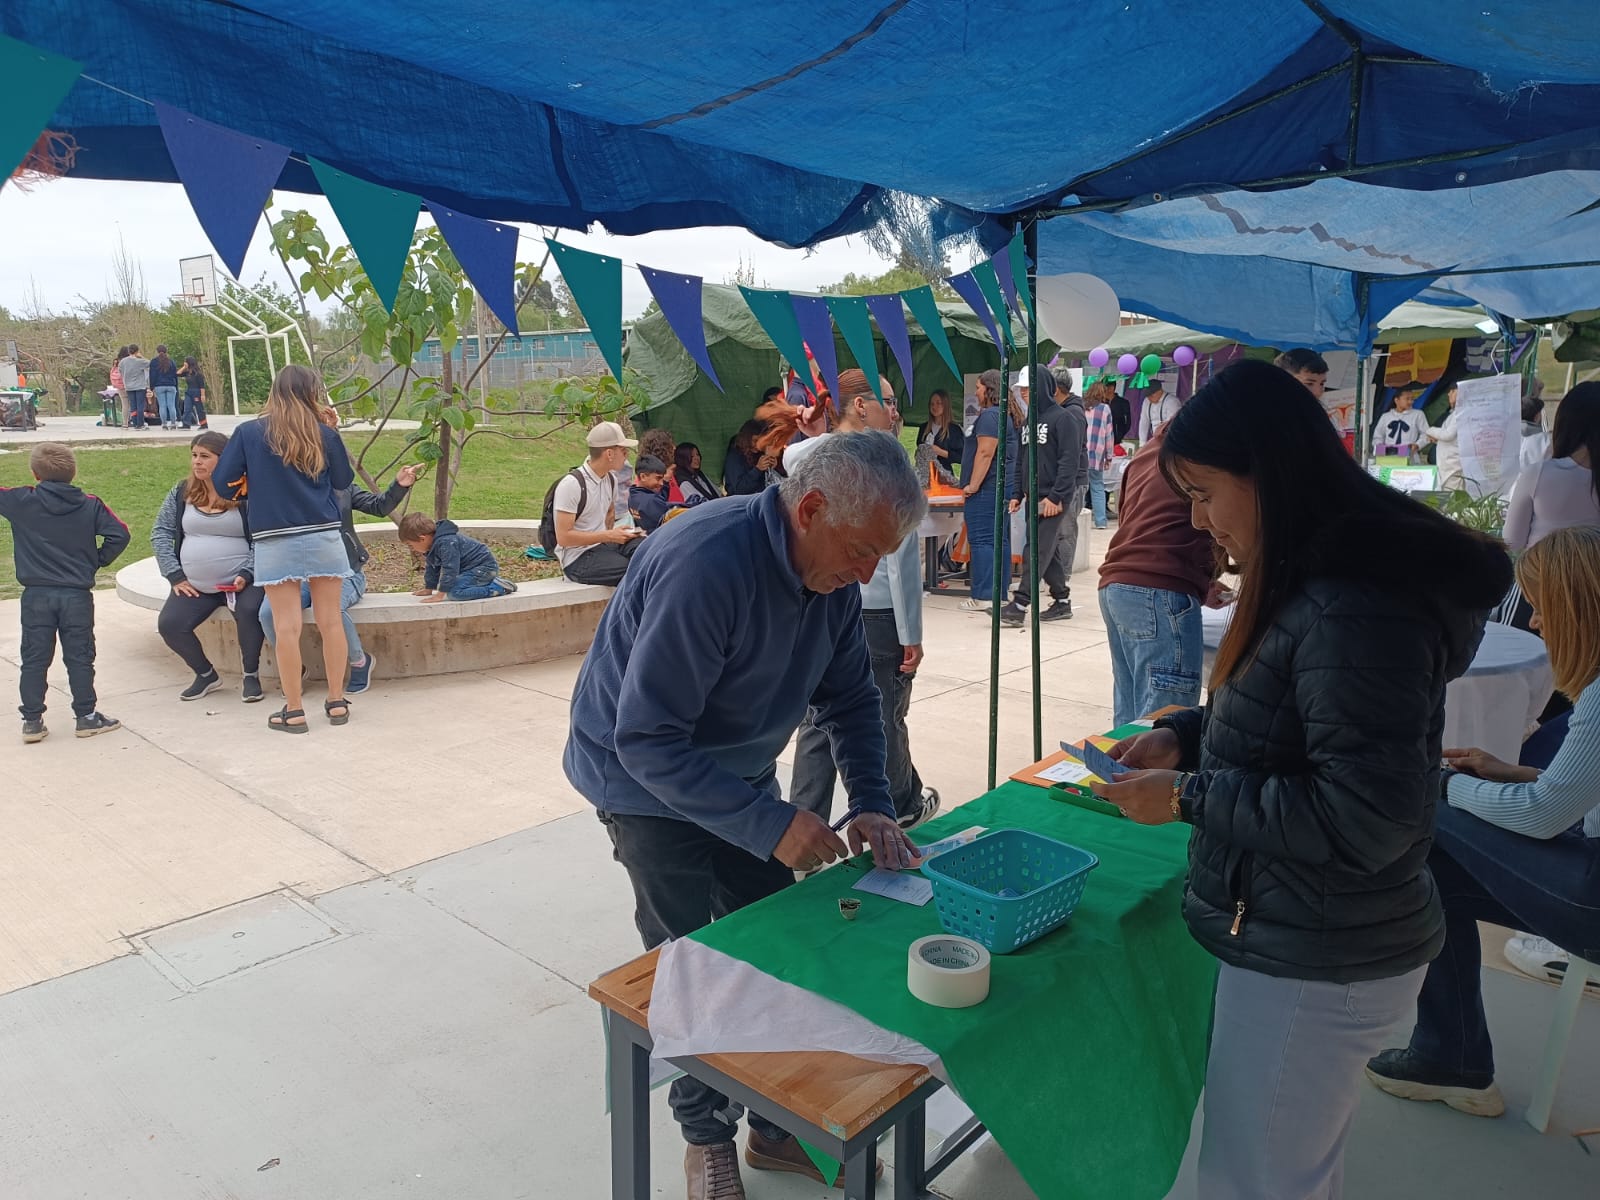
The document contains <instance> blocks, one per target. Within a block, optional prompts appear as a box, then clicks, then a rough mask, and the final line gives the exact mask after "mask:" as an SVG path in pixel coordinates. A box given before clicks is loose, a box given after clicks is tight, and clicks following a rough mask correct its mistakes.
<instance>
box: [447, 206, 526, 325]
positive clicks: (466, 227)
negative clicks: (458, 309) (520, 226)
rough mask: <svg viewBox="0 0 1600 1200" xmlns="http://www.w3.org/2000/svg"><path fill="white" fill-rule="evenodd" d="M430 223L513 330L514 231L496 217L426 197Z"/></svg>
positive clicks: (490, 306) (514, 314)
mask: <svg viewBox="0 0 1600 1200" xmlns="http://www.w3.org/2000/svg"><path fill="white" fill-rule="evenodd" d="M425 203H426V204H427V206H428V211H429V212H430V213H432V214H433V223H434V224H435V225H437V226H438V227H439V232H440V233H442V234H444V240H445V241H446V242H447V243H449V246H450V252H451V253H452V254H454V255H455V256H456V261H457V262H458V263H460V264H461V269H462V270H463V271H465V272H466V275H467V278H468V279H470V280H471V281H472V286H473V287H475V288H477V289H478V295H480V296H482V297H483V302H484V303H485V304H487V305H488V306H489V311H490V312H492V313H494V315H495V316H497V317H499V318H500V323H501V324H502V325H504V326H505V327H506V328H507V329H509V330H510V331H511V332H512V333H513V334H516V333H518V332H519V331H518V329H517V231H516V229H515V228H514V227H513V226H510V225H502V224H500V223H499V222H498V221H485V220H482V219H481V218H479V217H469V216H466V215H465V214H463V213H458V212H456V211H455V209H453V208H446V207H445V206H444V205H442V204H435V203H434V202H433V201H432V200H428V201H425Z"/></svg>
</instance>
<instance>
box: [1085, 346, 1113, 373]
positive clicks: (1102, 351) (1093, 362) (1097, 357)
mask: <svg viewBox="0 0 1600 1200" xmlns="http://www.w3.org/2000/svg"><path fill="white" fill-rule="evenodd" d="M1110 361H1111V351H1109V350H1107V349H1106V348H1105V347H1104V346H1096V347H1095V348H1094V349H1093V350H1091V351H1089V365H1090V366H1091V367H1093V368H1094V369H1095V370H1096V371H1098V370H1100V369H1101V368H1102V367H1104V366H1105V365H1106V364H1107V363H1108V362H1110Z"/></svg>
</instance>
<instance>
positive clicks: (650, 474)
mask: <svg viewBox="0 0 1600 1200" xmlns="http://www.w3.org/2000/svg"><path fill="white" fill-rule="evenodd" d="M666 478H667V464H666V463H664V462H662V461H661V460H660V459H659V458H657V457H656V456H655V455H654V454H641V455H640V456H639V461H638V462H636V463H634V464H633V483H632V484H631V485H630V486H629V488H628V511H629V512H631V513H632V514H633V520H634V523H635V524H636V525H638V526H639V528H640V529H642V530H644V531H645V532H646V533H654V532H655V529H656V527H657V526H658V525H660V524H661V518H662V517H664V516H666V515H667V513H668V512H669V511H670V510H671V508H672V504H671V503H670V502H669V501H667V500H664V499H663V498H662V497H661V494H660V493H661V485H662V484H663V483H665V482H666Z"/></svg>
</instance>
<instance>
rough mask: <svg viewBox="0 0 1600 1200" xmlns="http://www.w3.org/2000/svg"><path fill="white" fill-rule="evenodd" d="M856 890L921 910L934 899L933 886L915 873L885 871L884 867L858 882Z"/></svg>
mask: <svg viewBox="0 0 1600 1200" xmlns="http://www.w3.org/2000/svg"><path fill="white" fill-rule="evenodd" d="M854 890H855V891H858V892H870V893H872V894H873V895H874V896H886V897H888V898H889V899H890V900H898V901H900V902H901V903H902V904H914V905H916V906H917V907H919V908H920V907H922V905H924V904H926V903H927V902H928V901H930V900H932V899H933V884H932V883H931V882H930V881H929V880H926V879H924V878H923V877H922V876H921V875H918V874H917V873H916V872H914V871H885V870H884V869H883V868H882V867H873V868H872V870H870V871H868V872H867V873H866V874H865V875H863V876H862V877H861V878H860V879H859V880H857V881H856V886H855V888H854Z"/></svg>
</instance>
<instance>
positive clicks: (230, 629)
mask: <svg viewBox="0 0 1600 1200" xmlns="http://www.w3.org/2000/svg"><path fill="white" fill-rule="evenodd" d="M456 523H457V524H458V525H460V526H461V527H462V528H463V529H464V530H466V531H467V532H469V533H472V534H473V535H474V536H475V537H479V538H485V539H487V538H522V539H525V540H526V541H527V543H528V544H530V545H531V544H533V543H534V542H536V541H537V540H538V529H539V523H538V522H537V521H458V522H456ZM356 534H357V536H359V537H360V538H361V539H362V540H363V541H377V540H378V539H388V540H391V541H392V540H393V538H394V526H393V525H392V524H390V523H389V522H387V521H381V522H374V523H371V524H364V525H357V526H356ZM171 590H172V589H171V587H170V585H168V583H167V581H166V580H165V579H163V578H162V576H161V572H160V571H159V570H158V569H157V568H156V560H155V558H154V557H151V558H143V559H139V560H138V561H137V562H133V563H130V564H128V565H127V566H126V567H123V568H122V570H120V571H118V572H117V595H118V596H119V597H121V598H122V599H123V600H124V601H125V602H127V603H129V604H133V605H136V606H137V607H139V608H145V609H149V610H151V611H152V612H159V611H160V610H161V606H162V605H163V604H165V603H166V600H167V596H168V594H169V593H170V592H171ZM613 590H614V589H612V588H608V587H596V586H594V585H593V584H585V583H573V582H571V581H570V580H567V579H536V580H533V581H531V582H525V583H520V584H518V585H517V590H516V592H515V593H514V594H512V595H509V596H498V597H496V598H494V599H492V600H470V601H454V600H445V601H443V602H441V603H439V604H423V603H422V602H421V600H420V599H419V598H418V597H416V596H412V595H408V594H405V593H394V592H385V593H376V594H374V593H370V592H369V593H368V594H367V596H366V597H365V598H364V599H363V600H362V601H361V603H360V604H358V605H356V606H355V607H354V608H352V609H351V610H350V616H351V617H352V618H353V619H354V620H355V623H356V628H357V629H358V630H360V632H361V642H362V645H363V646H365V647H366V649H367V650H369V651H371V652H372V653H373V654H375V655H377V657H378V659H379V661H380V662H381V664H382V666H381V670H382V672H383V674H384V675H385V676H386V677H388V678H391V679H394V678H405V677H409V676H417V675H447V674H450V673H451V672H455V671H482V670H488V669H490V668H493V667H507V666H513V665H515V664H517V663H529V662H542V661H544V660H545V659H550V658H561V657H563V656H565V655H568V654H580V653H582V652H583V651H585V650H587V649H588V648H589V644H590V642H592V641H593V640H594V632H595V628H596V627H597V626H598V625H599V623H600V614H601V613H602V612H604V611H605V606H606V603H607V601H609V600H610V599H611V593H612V591H613ZM198 632H199V636H200V644H201V645H202V646H204V647H205V651H206V654H207V655H209V656H210V658H211V660H212V662H214V663H215V664H216V665H217V668H218V670H220V671H222V672H224V673H225V674H237V672H238V670H239V641H238V637H237V635H236V632H235V629H234V624H233V618H232V617H231V616H230V615H229V614H228V612H227V611H226V610H225V609H218V610H217V612H216V614H215V615H214V616H212V618H211V619H210V620H208V621H206V622H205V624H203V625H201V627H200V629H199V631H198ZM150 636H151V637H156V636H157V634H156V631H155V618H154V617H153V616H152V618H151V621H150ZM301 645H302V646H303V647H304V650H305V657H306V665H307V667H308V668H309V671H310V675H311V677H312V678H314V679H320V678H322V675H323V671H322V639H321V638H320V636H319V635H318V634H317V632H316V630H315V629H314V628H311V627H309V620H308V628H307V630H306V632H305V634H304V635H303V636H302V638H301ZM261 673H262V676H263V677H264V678H272V679H276V678H277V662H276V660H275V658H274V657H273V653H272V650H271V648H270V647H269V648H268V650H267V652H266V653H265V654H264V655H263V656H262V662H261Z"/></svg>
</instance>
